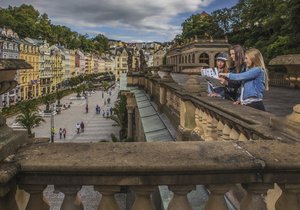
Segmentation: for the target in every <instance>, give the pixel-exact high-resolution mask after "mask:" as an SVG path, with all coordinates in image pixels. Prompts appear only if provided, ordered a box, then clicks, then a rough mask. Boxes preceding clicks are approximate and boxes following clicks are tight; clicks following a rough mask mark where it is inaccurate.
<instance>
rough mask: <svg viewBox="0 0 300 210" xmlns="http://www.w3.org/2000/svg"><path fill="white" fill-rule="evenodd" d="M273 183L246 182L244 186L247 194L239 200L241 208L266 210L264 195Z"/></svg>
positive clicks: (243, 209)
mask: <svg viewBox="0 0 300 210" xmlns="http://www.w3.org/2000/svg"><path fill="white" fill-rule="evenodd" d="M273 186H274V184H248V185H246V186H245V190H246V191H247V195H246V196H245V197H244V198H243V200H242V201H241V205H240V209H241V210H252V209H259V210H267V206H266V203H265V201H264V196H265V195H266V194H267V191H268V190H269V189H271V188H273Z"/></svg>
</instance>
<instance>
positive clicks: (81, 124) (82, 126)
mask: <svg viewBox="0 0 300 210" xmlns="http://www.w3.org/2000/svg"><path fill="white" fill-rule="evenodd" d="M80 128H81V132H82V133H83V132H84V123H83V121H81V123H80Z"/></svg>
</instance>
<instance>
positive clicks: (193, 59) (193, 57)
mask: <svg viewBox="0 0 300 210" xmlns="http://www.w3.org/2000/svg"><path fill="white" fill-rule="evenodd" d="M192 63H195V54H193V55H192Z"/></svg>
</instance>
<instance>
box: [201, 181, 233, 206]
mask: <svg viewBox="0 0 300 210" xmlns="http://www.w3.org/2000/svg"><path fill="white" fill-rule="evenodd" d="M207 188H208V190H209V192H210V195H209V198H208V201H207V202H206V204H205V208H204V209H205V210H216V209H218V210H229V209H228V207H227V204H226V201H225V198H224V195H225V193H226V192H228V191H229V189H230V188H231V185H208V186H207Z"/></svg>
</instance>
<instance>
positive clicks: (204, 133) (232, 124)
mask: <svg viewBox="0 0 300 210" xmlns="http://www.w3.org/2000/svg"><path fill="white" fill-rule="evenodd" d="M145 84H147V85H146V86H145V87H144V88H145V91H146V92H147V93H148V94H149V95H150V96H151V98H152V99H153V101H154V102H155V103H156V104H157V105H158V107H159V108H160V110H162V112H164V113H165V114H166V115H167V116H168V117H169V118H170V119H171V122H172V123H173V125H174V126H175V127H177V128H178V135H177V138H176V140H177V141H178V140H184V141H188V140H193V141H195V140H198V141H199V140H203V141H212V140H236V141H246V140H268V139H276V138H281V137H282V135H281V133H280V132H279V131H278V130H277V131H276V129H275V128H274V127H271V126H270V119H271V118H274V115H273V114H271V113H266V112H262V111H258V110H254V109H251V108H249V107H245V106H240V105H233V103H232V101H228V100H222V99H218V98H211V97H207V96H206V93H190V92H187V91H185V89H184V86H182V85H179V84H177V83H175V82H174V81H168V82H164V81H162V79H159V78H149V77H146V78H145ZM158 90H159V91H158Z"/></svg>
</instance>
